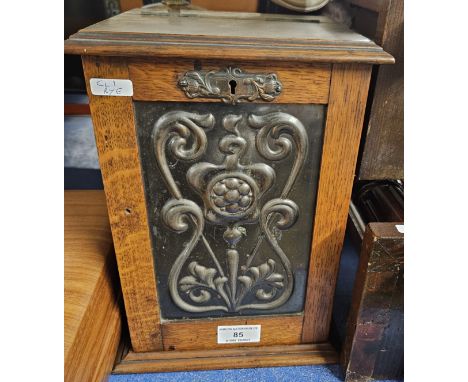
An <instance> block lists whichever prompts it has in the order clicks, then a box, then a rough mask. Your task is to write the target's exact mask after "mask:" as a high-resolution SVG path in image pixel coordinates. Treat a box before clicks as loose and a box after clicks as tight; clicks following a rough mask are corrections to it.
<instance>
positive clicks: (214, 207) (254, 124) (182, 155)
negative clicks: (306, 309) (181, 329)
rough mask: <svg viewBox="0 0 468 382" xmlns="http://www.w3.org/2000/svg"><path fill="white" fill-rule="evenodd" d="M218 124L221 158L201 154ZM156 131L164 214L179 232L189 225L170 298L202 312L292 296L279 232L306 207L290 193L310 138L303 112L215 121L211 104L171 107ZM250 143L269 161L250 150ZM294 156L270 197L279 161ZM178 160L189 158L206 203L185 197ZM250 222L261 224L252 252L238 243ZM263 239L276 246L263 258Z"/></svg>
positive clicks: (272, 303)
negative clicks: (216, 233)
mask: <svg viewBox="0 0 468 382" xmlns="http://www.w3.org/2000/svg"><path fill="white" fill-rule="evenodd" d="M240 124H243V126H245V125H246V126H247V127H248V128H249V129H251V130H252V131H253V132H254V139H246V138H245V137H244V136H242V134H241V132H240V129H239V125H240ZM214 128H222V129H224V130H225V134H224V135H223V136H222V137H221V138H220V139H219V141H218V143H217V149H218V150H219V152H220V153H221V154H222V156H221V157H222V158H223V159H222V161H220V162H219V163H214V161H213V162H206V161H200V158H202V156H203V155H204V154H205V153H206V150H207V145H208V140H207V134H206V133H207V132H209V131H210V130H212V129H214ZM151 141H152V144H153V147H154V155H155V158H156V161H157V166H158V168H159V170H160V173H161V175H162V177H163V178H164V181H165V185H166V187H167V190H168V191H169V193H170V198H169V199H168V200H167V201H166V202H165V204H164V206H163V207H162V209H161V213H160V216H161V220H162V222H163V224H164V225H165V226H166V227H168V228H170V229H171V230H173V231H174V232H177V233H179V234H182V233H187V232H190V236H189V240H188V241H185V242H184V243H180V248H177V249H173V251H175V252H177V253H178V254H177V255H176V256H175V258H174V261H173V264H172V266H171V269H170V273H169V276H168V288H169V292H170V296H171V298H172V300H173V302H174V303H175V304H176V305H177V306H178V307H179V308H180V309H182V310H183V311H186V312H195V313H197V312H210V311H223V312H240V311H242V310H247V309H257V310H271V309H274V308H277V307H279V306H281V305H283V304H284V303H285V302H287V301H288V299H289V298H290V296H291V293H292V292H293V287H294V276H293V272H292V266H291V262H290V258H289V256H288V252H287V250H285V249H284V248H282V246H281V240H280V238H281V235H282V232H283V231H287V230H288V229H289V228H291V227H292V226H294V224H295V223H296V221H297V219H298V216H299V207H298V206H297V204H296V203H295V202H294V200H291V199H290V198H289V194H290V192H291V189H292V188H293V186H294V184H295V182H296V180H297V178H298V176H299V174H300V173H301V170H302V168H303V166H304V163H305V158H306V157H307V152H308V142H309V140H308V137H307V133H306V129H305V128H304V126H303V124H302V123H301V121H299V119H297V118H296V117H294V116H293V115H290V114H288V113H284V112H280V111H275V112H270V113H267V114H263V115H257V114H255V113H250V114H247V115H246V114H227V115H225V116H224V117H223V118H222V120H221V121H216V120H215V117H214V115H213V114H211V113H206V114H198V113H192V112H186V111H182V110H173V111H169V112H167V113H165V114H164V115H162V116H161V117H160V118H159V119H158V120H157V122H156V123H155V125H154V128H153V130H152V134H151ZM249 145H253V146H254V147H253V149H254V150H256V151H257V152H258V153H259V155H260V157H261V158H262V159H263V160H264V162H263V163H262V162H252V161H251V160H250V157H248V152H249V151H250V150H251V149H252V147H249ZM248 149H249V150H248ZM289 156H292V157H293V160H292V162H291V163H292V166H291V168H290V170H289V176H288V177H287V178H286V180H285V182H284V185H282V187H281V192H279V193H278V194H277V195H271V193H270V194H268V195H269V196H268V198H265V194H266V193H267V192H268V191H269V190H270V189H271V188H272V186H273V185H274V184H275V182H277V173H276V170H275V169H274V163H275V162H278V161H282V160H284V159H285V158H287V157H289ZM169 157H171V158H170V159H171V160H174V159H175V160H176V162H175V165H170V164H169ZM178 161H180V162H187V163H190V167H189V168H188V171H186V176H185V182H186V184H187V185H188V187H189V188H190V189H191V190H193V191H194V192H195V193H196V194H197V195H198V196H199V198H200V200H201V201H202V203H200V201H198V200H190V199H188V198H186V197H185V195H184V194H183V192H182V191H181V189H182V188H181V186H180V183H181V182H180V179H179V180H177V181H176V180H175V178H174V174H173V172H174V171H175V167H176V165H177V163H178ZM197 203H198V204H197ZM199 204H200V205H199ZM207 225H215V226H219V227H221V229H222V231H223V234H222V240H223V241H224V251H223V252H221V253H220V252H219V251H215V249H213V244H214V243H213V242H210V240H209V238H208V237H207V236H206V235H205V227H206V226H207ZM249 225H258V226H259V227H260V231H259V232H260V234H259V235H258V237H257V238H256V242H255V245H254V246H253V248H252V249H251V251H249V253H240V252H239V244H240V243H241V242H242V240H245V239H246V235H247V229H246V228H247V227H248V226H249ZM264 241H265V242H266V243H267V244H268V246H269V252H268V256H267V258H266V261H258V256H257V255H258V252H259V248H260V247H261V245H262V243H263V242H264ZM199 244H202V248H203V251H204V254H205V255H206V257H205V258H204V259H205V260H203V262H201V261H199V260H198V261H197V260H194V259H193V252H194V249H195V248H196V246H197V245H199ZM218 247H219V245H218ZM242 259H243V260H242ZM223 265H224V266H223ZM246 301H248V302H246Z"/></svg>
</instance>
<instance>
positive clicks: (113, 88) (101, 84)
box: [89, 78, 133, 97]
mask: <svg viewBox="0 0 468 382" xmlns="http://www.w3.org/2000/svg"><path fill="white" fill-rule="evenodd" d="M89 83H90V85H91V93H92V94H93V95H99V96H117V97H131V96H132V95H133V85H132V81H130V80H118V79H106V78H91V79H90V81H89Z"/></svg>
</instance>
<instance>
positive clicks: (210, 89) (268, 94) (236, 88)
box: [178, 67, 283, 105]
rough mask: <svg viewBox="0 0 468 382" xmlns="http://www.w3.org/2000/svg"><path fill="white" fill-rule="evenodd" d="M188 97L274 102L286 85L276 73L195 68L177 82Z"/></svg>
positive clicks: (237, 101)
mask: <svg viewBox="0 0 468 382" xmlns="http://www.w3.org/2000/svg"><path fill="white" fill-rule="evenodd" d="M178 86H179V87H180V88H181V89H182V90H183V91H184V92H185V94H186V96H187V97H189V98H219V99H220V100H222V101H223V102H225V103H230V104H233V105H234V104H236V103H239V102H242V101H255V100H263V101H267V102H270V101H273V100H274V99H275V98H276V97H277V96H279V95H280V93H281V91H282V89H283V86H282V84H281V82H280V80H279V79H278V77H277V75H276V74H275V73H268V74H251V73H244V72H242V70H241V69H239V68H231V67H229V68H225V69H222V70H218V71H216V70H210V71H205V70H192V71H189V72H187V73H185V74H184V75H183V76H182V77H181V78H180V79H179V81H178Z"/></svg>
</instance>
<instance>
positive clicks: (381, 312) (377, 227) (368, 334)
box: [341, 223, 404, 382]
mask: <svg viewBox="0 0 468 382" xmlns="http://www.w3.org/2000/svg"><path fill="white" fill-rule="evenodd" d="M396 224H402V223H370V224H369V225H368V226H367V229H366V232H365V234H364V240H363V244H362V250H361V256H360V259H359V268H358V273H357V275H356V281H355V286H354V290H353V297H352V305H351V311H350V314H349V318H348V325H347V333H346V338H345V342H344V345H343V349H342V354H341V363H342V365H343V368H344V370H345V373H346V382H363V381H368V380H370V379H401V378H402V377H403V278H404V276H403V275H404V242H403V237H404V235H403V233H401V232H399V231H398V230H397V228H396Z"/></svg>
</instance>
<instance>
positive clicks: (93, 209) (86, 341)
mask: <svg viewBox="0 0 468 382" xmlns="http://www.w3.org/2000/svg"><path fill="white" fill-rule="evenodd" d="M64 201H65V208H64V210H65V216H64V222H65V224H64V237H65V240H64V255H65V261H64V265H65V266H64V286H65V288H64V363H65V365H64V372H65V381H67V382H77V381H90V382H101V381H102V380H103V379H104V378H105V377H106V376H107V375H108V374H109V373H110V371H111V369H112V365H113V363H114V360H115V356H116V352H117V347H118V344H119V341H120V333H121V325H122V320H121V312H120V309H119V304H118V300H119V296H120V292H118V289H117V287H116V286H117V285H118V275H117V267H116V264H115V258H114V251H113V245H112V236H111V230H110V226H109V218H108V216H107V209H106V200H105V197H104V193H103V192H102V191H65V197H64Z"/></svg>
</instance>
